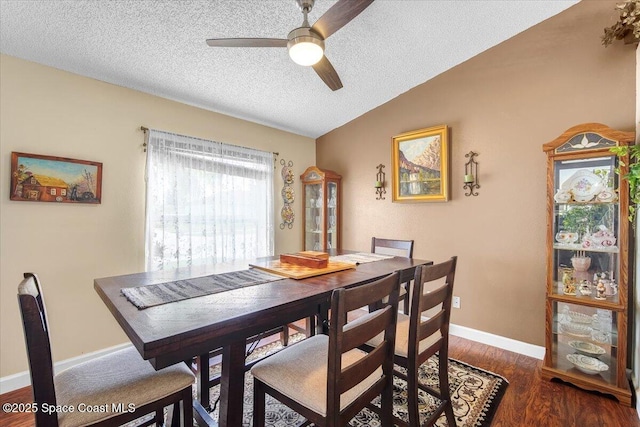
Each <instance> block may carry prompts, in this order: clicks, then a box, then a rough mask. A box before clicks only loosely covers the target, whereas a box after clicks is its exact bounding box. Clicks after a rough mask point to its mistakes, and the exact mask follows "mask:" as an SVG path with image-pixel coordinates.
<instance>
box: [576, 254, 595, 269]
mask: <svg viewBox="0 0 640 427" xmlns="http://www.w3.org/2000/svg"><path fill="white" fill-rule="evenodd" d="M571 265H572V266H573V268H574V269H575V270H576V271H587V270H589V266H591V258H589V257H588V256H584V257H583V256H580V257H578V256H574V257H573V258H571Z"/></svg>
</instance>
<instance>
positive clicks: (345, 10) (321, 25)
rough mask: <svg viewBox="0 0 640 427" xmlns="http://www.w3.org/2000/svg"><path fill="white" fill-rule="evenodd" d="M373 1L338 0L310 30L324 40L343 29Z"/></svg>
mask: <svg viewBox="0 0 640 427" xmlns="http://www.w3.org/2000/svg"><path fill="white" fill-rule="evenodd" d="M371 3H373V0H340V1H339V2H338V3H336V4H334V5H333V6H331V8H330V9H329V10H327V11H326V12H325V14H324V15H322V16H321V17H320V19H318V20H317V21H316V23H315V24H313V26H312V27H311V29H312V30H313V31H315V32H317V33H318V34H320V35H321V36H322V38H323V39H325V40H326V38H327V37H329V36H330V35H331V34H333V33H335V32H336V31H338V30H339V29H340V28H342V27H344V26H345V25H346V24H348V23H349V21H351V20H352V19H353V18H355V17H356V16H358V15H359V14H360V12H362V11H363V10H365V9H366V8H367V7H369V5H370V4H371Z"/></svg>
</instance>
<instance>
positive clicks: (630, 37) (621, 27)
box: [602, 0, 640, 47]
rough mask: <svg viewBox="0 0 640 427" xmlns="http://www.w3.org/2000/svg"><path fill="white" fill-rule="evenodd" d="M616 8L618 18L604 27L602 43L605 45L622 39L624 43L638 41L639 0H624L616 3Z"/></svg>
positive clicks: (639, 22) (639, 36) (639, 32)
mask: <svg viewBox="0 0 640 427" xmlns="http://www.w3.org/2000/svg"><path fill="white" fill-rule="evenodd" d="M616 9H617V10H619V11H620V18H619V19H618V21H617V22H616V23H615V24H614V25H612V26H611V27H607V28H605V29H604V36H602V44H603V45H604V46H605V47H607V46H609V45H610V44H611V43H613V41H614V40H624V42H625V43H637V42H638V41H640V0H625V2H624V3H620V4H618V5H616Z"/></svg>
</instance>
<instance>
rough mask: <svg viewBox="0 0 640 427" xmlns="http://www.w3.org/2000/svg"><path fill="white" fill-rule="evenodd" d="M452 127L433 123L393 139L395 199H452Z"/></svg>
mask: <svg viewBox="0 0 640 427" xmlns="http://www.w3.org/2000/svg"><path fill="white" fill-rule="evenodd" d="M449 151H450V147H449V130H448V127H447V125H440V126H433V127H430V128H424V129H418V130H414V131H410V132H405V133H402V134H400V135H396V136H394V137H393V138H392V155H391V157H392V175H391V180H392V201H393V202H446V201H448V200H449V190H450V189H449V176H450V172H449Z"/></svg>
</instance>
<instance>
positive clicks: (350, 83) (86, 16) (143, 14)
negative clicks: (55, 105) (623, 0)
mask: <svg viewBox="0 0 640 427" xmlns="http://www.w3.org/2000/svg"><path fill="white" fill-rule="evenodd" d="M334 3H335V1H328V0H317V1H316V5H315V7H314V9H313V10H312V12H311V14H310V15H309V22H310V23H311V24H312V25H313V23H314V22H315V21H316V20H317V19H318V18H319V17H320V16H321V15H322V14H323V13H324V12H325V11H326V10H327V9H328V8H329V7H331V6H332V5H333V4H334ZM575 3H577V0H536V1H531V0H524V1H516V0H496V1H490V0H474V1H468V0H467V1H462V0H459V1H447V0H423V1H404V0H377V1H375V2H374V3H373V4H372V5H371V6H369V7H368V8H367V9H366V10H365V11H364V12H363V13H362V14H360V15H359V16H357V17H356V18H355V19H354V20H353V21H351V22H350V23H348V24H347V25H346V26H345V27H343V28H342V29H341V30H339V31H338V32H336V33H335V34H333V35H332V36H330V37H329V38H328V39H327V42H326V50H325V53H326V55H327V58H329V60H330V61H331V63H332V64H333V66H334V68H335V69H336V71H337V72H338V74H339V75H340V78H341V80H342V83H343V84H344V88H342V89H340V90H338V91H336V92H332V91H331V90H330V89H329V88H327V87H326V86H325V84H324V83H323V82H322V80H320V78H319V77H318V76H317V75H316V73H315V71H314V70H313V69H312V68H310V67H301V66H299V65H296V64H295V63H294V62H293V61H291V60H290V58H289V56H288V53H287V50H286V48H219V47H218V48H212V47H208V46H207V45H206V43H205V39H207V38H219V37H220V38H221V37H269V38H271V37H273V38H286V37H287V34H288V32H289V31H290V30H292V29H293V28H295V27H298V26H300V24H301V23H302V14H301V13H300V11H299V9H298V7H297V5H296V4H295V1H294V0H271V1H270V0H254V1H249V0H207V1H199V0H191V1H177V0H171V1H144V0H113V1H106V0H102V1H95V0H89V1H83V0H68V1H59V0H47V1H35V0H28V1H26V0H18V1H6V0H0V52H2V53H4V54H7V55H11V56H15V57H18V58H23V59H26V60H29V61H34V62H38V63H41V64H45V65H48V66H51V67H55V68H59V69H62V70H66V71H70V72H72V73H76V74H80V75H84V76H88V77H92V78H94V79H98V80H102V81H105V82H109V83H113V84H116V85H120V86H124V87H128V88H132V89H137V90H140V91H142V92H147V93H151V94H154V95H158V96H161V97H164V98H168V99H173V100H177V101H180V102H183V103H186V104H190V105H194V106H198V107H201V108H204V109H208V110H212V111H217V112H220V113H224V114H227V115H231V116H234V117H239V118H242V119H246V120H250V121H253V122H257V123H262V124H265V125H268V126H272V127H275V128H279V129H283V130H287V131H290V132H294V133H296V134H300V135H304V136H309V137H313V138H316V137H318V136H320V135H323V134H325V133H327V132H329V131H331V130H332V129H335V128H337V127H339V126H341V125H343V124H345V123H347V122H349V121H351V120H353V119H354V118H356V117H358V116H360V115H362V114H364V113H366V112H367V111H370V110H372V109H373V108H375V107H377V106H378V105H380V104H383V103H385V102H386V101H389V100H390V99H393V98H395V97H397V96H398V95H400V94H402V93H404V92H406V91H408V90H410V89H411V88H413V87H415V86H417V85H419V84H421V83H423V82H425V81H427V80H429V79H431V78H433V77H434V76H436V75H438V74H440V73H442V72H444V71H446V70H447V69H449V68H451V67H453V66H455V65H457V64H459V63H461V62H463V61H465V60H467V59H469V58H471V57H473V56H475V55H477V54H478V53H480V52H482V51H483V50H486V49H488V48H490V47H492V46H495V45H496V44H498V43H500V42H502V41H504V40H506V39H508V38H510V37H512V36H514V35H515V34H517V33H519V32H521V31H523V30H525V29H527V28H529V27H531V26H533V25H535V24H537V23H538V22H540V21H542V20H544V19H547V18H549V17H551V16H553V15H555V14H557V13H559V12H561V11H562V10H564V9H566V8H568V7H570V6H571V5H573V4H575Z"/></svg>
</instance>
